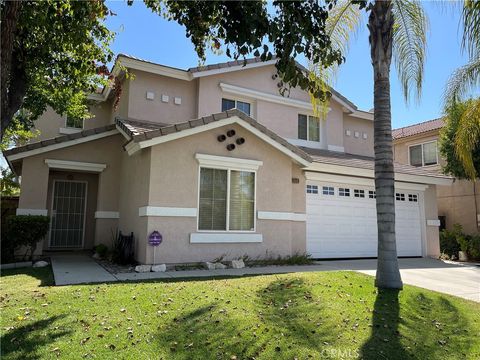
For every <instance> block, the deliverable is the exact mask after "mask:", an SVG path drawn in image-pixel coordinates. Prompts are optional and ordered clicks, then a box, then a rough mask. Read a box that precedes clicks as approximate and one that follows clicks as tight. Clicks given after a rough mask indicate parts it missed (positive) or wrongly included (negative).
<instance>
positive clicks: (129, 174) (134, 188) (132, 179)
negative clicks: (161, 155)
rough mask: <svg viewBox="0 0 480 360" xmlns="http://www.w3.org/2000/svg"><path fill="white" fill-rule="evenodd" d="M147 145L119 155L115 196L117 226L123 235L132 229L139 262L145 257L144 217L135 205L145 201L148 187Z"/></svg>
mask: <svg viewBox="0 0 480 360" xmlns="http://www.w3.org/2000/svg"><path fill="white" fill-rule="evenodd" d="M150 154H151V150H150V148H147V149H144V150H141V151H139V152H137V153H135V154H133V155H132V156H129V155H128V154H127V153H126V152H123V153H122V156H121V161H122V163H121V171H120V189H119V190H120V191H119V193H118V198H119V210H120V219H119V228H118V229H119V230H120V231H121V232H122V233H123V234H124V235H129V234H130V233H132V232H133V234H134V237H135V258H136V259H137V261H139V262H140V263H145V262H148V258H147V245H146V240H145V239H146V238H147V221H148V219H147V218H145V217H140V216H139V215H138V209H139V208H140V207H142V206H145V205H147V204H148V194H149V191H150V156H151V155H150Z"/></svg>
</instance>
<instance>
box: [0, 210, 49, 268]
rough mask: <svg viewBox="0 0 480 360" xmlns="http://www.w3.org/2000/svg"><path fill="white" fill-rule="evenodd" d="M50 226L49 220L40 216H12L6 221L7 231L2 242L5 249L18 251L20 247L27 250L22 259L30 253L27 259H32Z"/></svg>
mask: <svg viewBox="0 0 480 360" xmlns="http://www.w3.org/2000/svg"><path fill="white" fill-rule="evenodd" d="M49 225H50V218H49V217H48V216H42V215H14V216H10V217H9V218H8V219H7V231H6V233H5V234H4V238H3V239H2V245H3V242H6V244H5V248H7V249H8V248H10V249H13V250H15V249H18V248H20V247H22V246H25V247H26V248H27V250H26V252H25V256H24V258H26V257H27V254H28V252H29V251H30V256H29V258H30V259H31V258H32V255H33V253H34V252H35V249H36V248H37V243H38V242H39V241H40V240H41V239H43V238H44V237H45V235H47V232H48V228H49Z"/></svg>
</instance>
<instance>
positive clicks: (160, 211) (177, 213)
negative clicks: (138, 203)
mask: <svg viewBox="0 0 480 360" xmlns="http://www.w3.org/2000/svg"><path fill="white" fill-rule="evenodd" d="M138 216H159V217H196V216H197V209H196V208H179V207H161V206H142V207H140V208H138Z"/></svg>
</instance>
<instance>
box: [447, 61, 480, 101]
mask: <svg viewBox="0 0 480 360" xmlns="http://www.w3.org/2000/svg"><path fill="white" fill-rule="evenodd" d="M479 85H480V54H479V55H478V56H477V57H475V58H473V59H471V60H470V62H469V63H468V64H466V65H464V66H462V67H460V68H458V69H457V70H455V71H454V73H453V74H452V75H451V76H450V78H449V80H448V83H447V87H446V89H445V92H444V95H443V101H444V107H445V108H448V106H450V105H451V104H453V103H455V102H458V101H462V100H465V97H466V96H467V95H468V94H469V93H470V92H472V91H474V90H476V89H477V87H478V86H479Z"/></svg>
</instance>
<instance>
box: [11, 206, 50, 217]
mask: <svg viewBox="0 0 480 360" xmlns="http://www.w3.org/2000/svg"><path fill="white" fill-rule="evenodd" d="M16 214H17V215H43V216H47V215H48V210H47V209H21V208H18V209H17V212H16Z"/></svg>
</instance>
